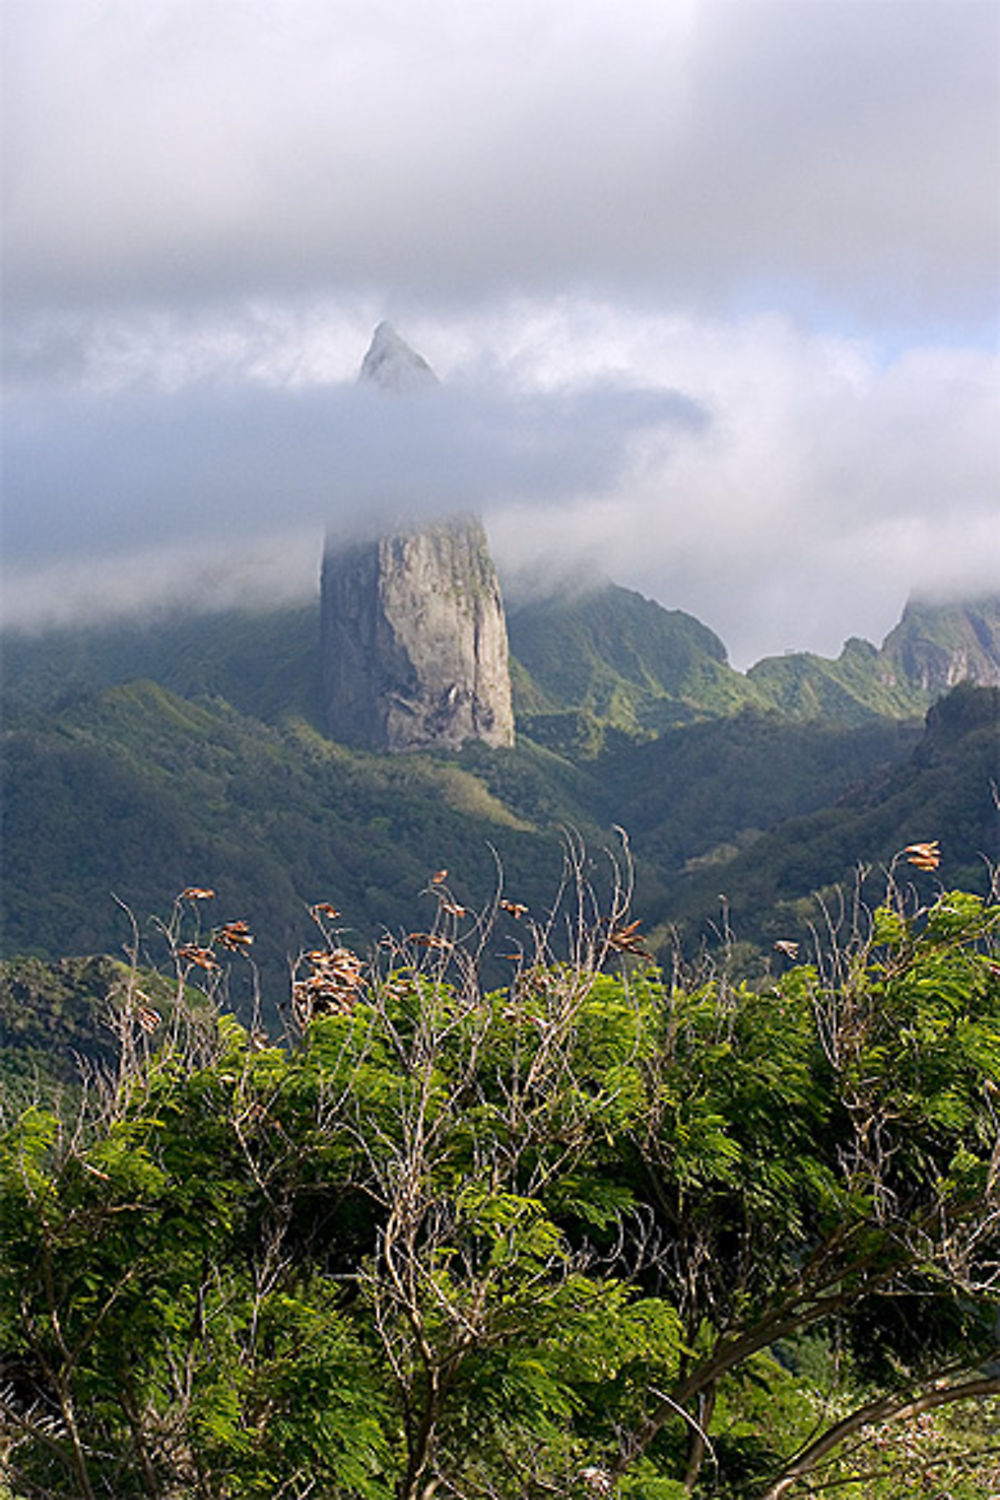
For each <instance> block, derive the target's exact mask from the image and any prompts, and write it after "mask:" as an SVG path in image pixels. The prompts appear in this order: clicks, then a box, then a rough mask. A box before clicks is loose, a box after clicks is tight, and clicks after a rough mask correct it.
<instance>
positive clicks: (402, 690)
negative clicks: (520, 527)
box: [322, 323, 514, 751]
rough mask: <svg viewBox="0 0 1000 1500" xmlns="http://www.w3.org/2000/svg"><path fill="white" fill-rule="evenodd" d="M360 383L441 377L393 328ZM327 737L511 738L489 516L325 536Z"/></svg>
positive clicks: (431, 744)
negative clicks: (354, 537) (355, 537)
mask: <svg viewBox="0 0 1000 1500" xmlns="http://www.w3.org/2000/svg"><path fill="white" fill-rule="evenodd" d="M360 378H361V380H362V381H364V382H365V383H371V384H373V385H375V386H376V387H377V388H378V389H379V390H381V391H383V392H384V393H386V394H387V395H390V396H405V395H406V394H407V393H409V392H412V391H416V390H419V389H420V388H421V387H424V386H426V385H428V384H436V377H435V375H434V372H433V371H432V370H431V368H430V366H429V365H428V364H427V362H426V361H425V360H424V359H422V358H421V356H420V355H419V354H417V353H416V352H415V351H414V350H412V349H411V348H410V347H409V345H408V344H406V343H405V342H404V341H403V340H402V339H401V338H400V337H399V335H398V334H397V333H396V331H395V329H393V328H391V327H390V326H389V324H387V323H380V324H379V326H378V328H377V329H376V330H375V334H374V337H373V339H372V342H371V346H370V348H369V350H368V352H367V354H366V355H365V359H364V363H363V364H362V367H361V377H360ZM322 655H323V691H324V699H325V709H326V722H327V728H328V730H329V733H330V734H331V735H332V737H333V738H334V739H336V740H339V741H340V742H341V743H343V744H347V745H356V746H359V747H363V748H366V749H372V750H391V751H400V750H422V749H443V750H453V749H458V748H459V747H460V746H461V745H463V744H464V743H465V741H466V740H469V739H476V740H483V741H485V742H486V743H487V744H488V745H512V744H513V742H514V716H513V711H512V709H511V694H510V672H509V667H508V659H507V622H506V619H505V616H504V609H503V602H502V600H501V597H500V585H499V582H498V580H497V575H496V569H495V568H494V566H493V560H492V558H491V556H490V552H489V547H488V545H487V542H486V533H485V531H484V530H483V527H482V524H481V522H479V521H478V520H476V519H475V518H473V517H464V516H463V517H454V518H451V519H448V520H442V521H438V522H435V523H434V524H430V525H426V526H421V525H413V526H411V527H397V528H395V529H394V530H392V531H391V532H386V533H384V534H382V535H380V536H377V537H374V538H372V539H370V540H366V541H360V542H353V543H350V544H346V545H342V546H335V545H333V544H331V543H329V542H328V544H327V548H326V553H325V556H324V559H323V578H322Z"/></svg>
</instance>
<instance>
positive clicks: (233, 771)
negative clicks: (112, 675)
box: [3, 682, 597, 978]
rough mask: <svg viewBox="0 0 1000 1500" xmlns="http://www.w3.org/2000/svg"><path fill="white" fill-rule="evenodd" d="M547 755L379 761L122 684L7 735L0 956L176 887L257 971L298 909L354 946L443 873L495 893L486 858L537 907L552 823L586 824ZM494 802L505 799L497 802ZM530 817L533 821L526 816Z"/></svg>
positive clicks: (90, 948)
mask: <svg viewBox="0 0 1000 1500" xmlns="http://www.w3.org/2000/svg"><path fill="white" fill-rule="evenodd" d="M554 759H555V758H554V757H546V756H545V753H544V752H539V751H533V750H532V749H531V748H530V747H528V748H527V749H526V750H524V751H517V750H514V751H507V752H496V753H495V755H494V756H493V757H492V758H491V773H490V782H491V783H492V785H493V786H495V787H496V788H497V791H498V792H499V793H501V794H502V796H501V795H497V793H496V792H494V791H493V790H491V787H490V784H488V782H487V780H486V779H484V777H483V776H482V775H480V774H479V773H478V771H477V767H476V760H475V756H473V757H472V758H471V759H470V760H469V761H468V763H465V762H463V761H462V760H459V759H455V758H452V759H432V758H430V757H426V756H415V755H414V756H398V757H380V756H375V755H366V754H363V753H360V752H353V751H349V750H346V749H343V748H342V747H340V746H337V745H335V744H333V743H332V742H330V741H328V740H326V739H324V738H323V737H322V736H321V735H320V734H319V733H318V732H317V731H315V730H314V729H312V728H311V727H310V726H309V725H307V724H306V723H305V722H304V721H302V720H297V721H290V722H289V723H288V724H285V725H283V726H268V725H265V724H263V723H262V722H261V721H259V720H252V719H249V718H247V717H245V716H243V715H240V714H238V713H237V712H236V711H235V710H234V709H232V708H231V707H230V706H229V705H226V704H222V703H220V702H218V701H215V702H201V703H194V702H189V701H186V700H184V699H181V698H179V697H177V696H176V695H175V694H172V693H170V692H168V691H167V690H166V689H164V688H162V687H160V686H159V685H157V684H153V683H149V682H136V683H131V684H129V685H127V686H125V687H118V688H112V689H109V690H107V691H106V692H104V693H101V694H99V695H96V696H94V697H91V698H84V699H80V700H78V701H77V702H76V703H75V704H74V705H73V706H72V707H71V708H70V709H68V710H67V711H65V712H64V713H62V714H61V715H58V716H52V717H50V718H49V719H48V720H47V721H46V722H45V723H42V724H37V723H36V724H34V725H26V724H22V726H21V727H19V728H15V729H12V730H11V731H9V732H8V734H7V735H6V736H5V762H6V790H5V869H6V879H5V882H4V902H5V912H4V934H3V943H4V951H6V952H7V953H12V952H34V953H38V954H41V955H45V956H53V957H54V956H59V955H63V954H72V953H81V952H82V953H92V952H100V951H112V952H114V951H116V950H117V948H118V947H119V945H120V943H121V942H122V940H123V938H124V937H125V936H126V935H127V924H126V923H125V920H124V918H123V916H122V914H121V912H120V911H119V909H118V908H117V907H116V905H115V902H114V900H113V897H112V893H114V894H115V895H117V896H118V897H119V898H120V899H121V900H123V901H125V902H127V903H128V905H129V907H130V908H131V909H132V910H133V911H134V912H135V913H136V914H137V915H138V916H140V917H143V916H145V915H146V914H147V913H150V912H163V911H164V910H165V909H166V908H167V907H169V904H170V902H171V900H172V898H173V896H174V895H175V894H176V893H177V892H178V891H179V890H181V889H182V888H183V887H185V886H187V885H191V884H199V885H209V886H212V887H213V888H214V889H216V891H217V892H218V903H217V904H218V915H219V918H220V919H222V918H226V919H228V918H232V917H243V918H246V919H248V920H249V921H250V922H251V925H252V926H253V927H254V929H255V930H256V931H259V932H260V933H261V935H262V943H263V946H262V948H261V949H258V950H256V951H257V952H258V955H259V956H260V958H261V960H262V962H263V963H264V964H265V966H266V967H267V969H268V972H269V973H270V975H271V976H272V977H274V976H276V975H277V976H281V977H282V978H283V977H284V975H285V974H286V972H287V955H288V954H290V953H291V954H294V953H295V952H297V951H298V949H299V948H300V947H301V946H302V944H303V943H307V944H308V943H309V942H310V941H311V936H310V932H311V928H310V923H309V920H308V917H307V907H308V906H309V904H311V903H313V902H315V901H318V900H328V901H333V902H334V903H335V904H336V905H337V906H338V907H339V908H340V909H341V910H342V911H343V913H344V921H345V924H346V925H347V926H349V927H350V928H351V929H352V931H353V932H354V934H355V935H356V937H357V939H358V940H359V941H363V942H366V941H370V940H372V939H373V938H375V937H377V936H378V935H379V933H380V932H381V931H382V930H383V929H384V928H387V929H389V930H390V931H398V930H400V929H412V928H414V927H419V926H420V925H421V924H422V923H424V924H425V923H426V922H427V921H428V920H430V918H431V916H432V915H433V911H434V902H433V901H431V900H430V899H429V898H427V897H421V896H420V895H419V893H420V892H421V890H422V889H424V888H425V887H426V884H427V881H428V877H429V875H430V873H431V872H432V871H433V870H435V869H437V868H439V867H443V866H446V867H448V868H449V869H450V870H451V871H452V873H453V880H454V888H455V890H456V891H457V893H458V896H459V899H460V900H462V901H468V902H469V904H470V905H475V906H479V905H482V904H485V903H486V902H487V901H488V900H489V899H490V897H491V895H492V893H493V891H494V888H495V885H496V881H497V878H498V877H497V866H496V860H495V857H494V854H493V852H492V849H493V848H496V849H497V850H498V851H499V856H500V858H501V859H502V863H503V871H504V876H505V878H506V880H507V882H508V884H509V885H510V886H511V888H512V889H514V890H515V891H516V895H517V899H518V900H520V901H528V902H529V904H532V905H535V904H541V903H544V902H545V901H547V899H548V898H549V896H550V895H551V892H552V890H553V889H554V887H555V884H556V882H557V879H558V874H559V869H560V862H561V856H560V853H559V843H558V834H557V833H556V832H554V831H552V825H554V824H558V823H559V822H572V823H574V824H577V825H578V826H581V827H582V828H583V829H584V830H585V831H586V832H588V833H589V834H590V835H592V836H594V837H595V838H596V837H597V830H596V828H595V825H594V822H593V819H592V818H591V817H589V816H588V814H587V812H586V808H585V806H584V805H583V803H582V801H581V800H580V798H581V796H582V793H583V791H584V787H583V784H582V782H581V779H580V775H579V773H577V772H575V771H574V770H573V768H572V767H569V766H566V765H565V764H563V763H559V762H556V763H555V764H554V765H553V764H551V763H550V762H553V761H554ZM502 799H503V800H502ZM538 817H540V818H541V819H543V820H544V821H543V822H537V821H534V819H535V818H538Z"/></svg>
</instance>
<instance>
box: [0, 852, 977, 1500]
mask: <svg viewBox="0 0 1000 1500" xmlns="http://www.w3.org/2000/svg"><path fill="white" fill-rule="evenodd" d="M582 868H583V867H582V865H580V864H578V865H577V867H576V871H575V873H576V874H577V875H581V871H582ZM439 877H440V878H436V879H435V880H434V882H433V889H434V891H435V893H436V895H437V905H438V915H437V918H436V920H435V921H434V922H433V923H432V924H431V925H430V927H429V929H428V931H426V932H421V933H412V934H410V935H409V938H408V939H407V941H406V942H405V943H404V944H402V945H398V944H390V945H383V947H382V948H381V949H378V950H376V951H375V952H374V953H373V954H372V955H371V956H369V957H367V958H364V959H362V958H361V957H359V956H357V955H355V954H354V953H352V952H351V951H350V949H348V948H347V947H346V946H344V944H343V941H342V932H341V929H340V928H339V927H338V925H337V923H338V920H339V917H338V913H337V912H336V911H335V910H334V908H333V907H332V906H330V905H329V904H327V903H321V904H320V905H319V906H318V907H316V908H315V909H314V917H315V919H316V922H317V924H318V936H317V939H316V947H315V948H314V949H311V950H309V951H307V952H306V953H304V954H303V955H302V957H301V960H300V963H299V966H298V969H297V971H296V974H295V977H294V981H293V985H292V991H291V1007H290V1010H289V1012H288V1022H289V1034H288V1036H287V1038H286V1039H285V1042H284V1044H282V1045H278V1044H277V1043H275V1042H274V1041H273V1040H271V1039H270V1038H268V1037H267V1036H266V1035H264V1034H263V1033H262V1032H260V1031H258V1030H257V1029H255V1028H254V1027H253V1026H246V1027H244V1026H240V1025H238V1024H237V1023H236V1021H235V1020H234V1019H233V1018H231V1017H229V1016H227V1015H225V1014H224V1013H221V1012H220V1011H218V1010H217V1009H213V1008H212V1007H210V1006H208V1005H206V1004H205V1003H203V1002H202V1003H200V1004H199V1005H197V1006H192V1005H190V1004H188V1003H187V1000H186V997H187V996H188V994H189V992H190V991H191V986H192V984H193V982H194V981H195V980H197V979H199V978H201V979H202V980H204V981H205V984H206V985H207V987H208V989H209V990H211V989H212V986H213V984H214V983H215V981H216V980H217V978H218V976H219V975H220V974H221V973H222V972H223V967H224V965H225V963H226V962H228V961H234V962H244V961H245V959H246V956H247V954H248V953H249V952H250V951H251V947H250V944H251V938H252V934H251V933H250V932H249V931H248V930H247V929H246V927H245V925H244V924H241V923H234V922H228V923H223V924H222V925H221V926H217V927H212V926H211V925H210V924H209V919H207V918H205V916H204V912H205V910H207V909H209V907H210V899H211V893H209V892H206V891H203V890H198V889H197V888H190V889H189V890H188V891H187V892H185V894H184V896H183V897H182V898H179V900H178V903H177V904H176V906H175V908H174V912H173V914H172V916H171V918H170V919H169V920H168V921H167V922H165V923H164V929H163V930H164V935H165V937H166V939H167V941H168V946H169V949H170V952H171V954H172V961H173V974H174V983H175V992H174V995H173V998H172V1000H171V1002H170V1004H169V1006H167V1005H164V1004H162V1003H160V1002H158V1001H154V999H153V998H151V991H150V987H149V986H148V985H147V984H146V982H145V980H144V977H143V975H142V974H141V972H140V971H139V970H138V968H136V969H134V970H133V972H132V974H131V978H130V981H129V983H128V984H126V985H125V986H123V987H122V988H121V993H120V998H119V1001H118V1008H117V1011H116V1024H117V1034H118V1048H117V1063H116V1065H115V1067H114V1068H113V1069H111V1070H110V1071H104V1072H100V1071H96V1072H94V1071H92V1073H91V1075H90V1077H89V1080H88V1082H87V1084H86V1087H85V1088H84V1089H83V1090H82V1091H81V1092H77V1093H76V1094H74V1095H73V1102H72V1107H71V1108H70V1107H68V1106H67V1105H66V1104H65V1103H64V1106H63V1107H62V1108H59V1107H57V1106H56V1105H55V1104H54V1103H53V1102H52V1101H50V1100H46V1099H45V1098H43V1097H39V1098H37V1099H36V1100H35V1101H34V1102H32V1103H30V1104H28V1105H27V1107H25V1105H24V1101H23V1097H22V1095H21V1094H19V1095H18V1102H17V1107H16V1108H8V1110H7V1111H6V1118H5V1120H4V1132H3V1135H2V1139H0V1239H2V1242H3V1245H4V1262H3V1271H2V1278H0V1385H2V1388H3V1394H2V1406H0V1412H2V1417H0V1457H2V1459H3V1461H4V1463H5V1464H6V1468H7V1473H8V1476H9V1478H8V1483H9V1485H10V1486H11V1490H10V1492H11V1494H13V1495H15V1496H17V1497H24V1500H34V1497H43V1496H56V1495H58V1496H60V1497H69V1496H73V1497H84V1500H97V1497H100V1496H113V1497H115V1500H127V1497H128V1496H131V1495H135V1496H143V1497H162V1500H168V1497H171V1500H180V1497H188V1496H190V1497H204V1500H230V1497H233V1500H236V1497H261V1500H264V1497H268V1500H271V1497H277V1496H283V1497H289V1500H305V1497H307V1496H314V1497H320V1496H322V1497H331V1500H354V1497H358V1500H430V1497H431V1496H437V1497H444V1496H457V1497H490V1500H508V1497H509V1500H515V1497H517V1500H522V1497H532V1500H535V1497H537V1500H542V1497H545V1496H551V1495H556V1494H557V1495H561V1496H579V1497H586V1496H598V1495H616V1496H622V1497H641V1500H680V1497H682V1496H685V1495H695V1496H702V1495H703V1496H708V1495H717V1496H730V1497H737V1496H742V1497H758V1500H778V1497H779V1496H783V1495H785V1494H792V1495H796V1494H801V1495H805V1494H810V1493H819V1492H822V1493H824V1494H825V1493H827V1492H829V1493H832V1494H834V1495H843V1496H848V1497H850V1500H859V1497H861V1496H863V1495H864V1496H880V1495H884V1496H889V1495H892V1496H893V1497H900V1496H904V1495H906V1496H909V1495H913V1496H914V1497H916V1496H918V1495H925V1494H928V1493H931V1491H930V1490H927V1489H925V1488H922V1487H921V1486H922V1484H923V1478H924V1477H926V1475H927V1474H932V1475H933V1476H935V1483H937V1484H939V1485H947V1493H948V1494H949V1495H950V1496H952V1497H954V1500H961V1497H967V1500H973V1497H974V1496H976V1495H977V1494H980V1493H981V1492H982V1490H981V1485H982V1482H983V1476H984V1475H986V1474H987V1473H988V1472H991V1471H989V1468H988V1466H989V1464H990V1463H991V1462H992V1463H993V1464H994V1472H995V1462H996V1460H995V1456H994V1457H993V1458H992V1459H991V1457H990V1448H991V1445H990V1441H989V1435H988V1433H989V1428H988V1423H987V1420H986V1419H987V1415H988V1411H989V1409H990V1408H989V1406H988V1403H989V1402H991V1401H995V1399H996V1397H997V1395H998V1394H1000V1374H998V1360H1000V1344H998V1335H997V1307H998V1302H997V1294H998V1277H1000V1119H998V1109H1000V1094H998V1091H997V1084H996V1080H997V1079H998V1078H1000V959H998V952H997V937H998V931H1000V905H997V904H996V903H995V902H993V901H991V900H988V899H984V898H983V897H981V896H976V895H971V894H967V893H962V892H941V893H939V894H938V895H937V897H936V898H935V899H933V900H932V901H931V902H929V903H928V904H925V905H923V906H920V907H915V908H914V907H907V906H906V905H905V903H904V901H903V899H902V897H901V895H900V893H899V892H898V890H896V888H895V887H892V886H890V890H889V892H888V895H887V897H886V901H885V903H884V904H883V905H882V906H881V907H880V908H879V909H878V910H876V911H874V912H873V913H870V914H869V913H865V912H862V911H858V912H855V913H854V914H853V920H852V922H851V925H850V929H849V930H848V931H844V932H841V933H837V934H832V935H831V942H830V944H829V945H827V946H826V948H824V949H823V950H822V951H820V950H819V949H817V951H816V953H815V954H814V955H811V958H812V961H811V962H799V961H798V955H797V954H796V953H795V952H794V950H793V946H792V945H791V944H788V945H786V951H784V952H783V953H782V954H781V955H780V956H776V959H775V969H776V970H777V971H780V972H774V973H773V974H771V975H770V977H769V978H768V979H767V980H766V981H765V982H763V983H761V984H757V985H756V986H753V987H750V986H748V985H746V984H734V983H732V982H730V980H729V979H728V978H727V976H726V975H725V973H723V972H716V973H701V974H694V975H686V974H683V973H681V972H680V971H678V972H676V973H672V974H668V973H665V972H663V971H661V970H660V969H657V968H654V967H652V966H651V965H649V964H648V963H647V962H646V960H645V959H644V958H643V955H642V938H641V936H640V932H639V925H638V923H636V922H635V921H634V920H633V919H632V918H631V915H630V913H629V911H628V907H627V903H626V901H625V899H624V896H623V895H622V893H621V892H620V891H618V892H616V893H615V894H614V895H613V897H612V899H611V904H610V907H607V908H605V910H604V912H603V914H602V913H599V912H597V911H596V910H594V909H592V907H591V904H590V899H589V896H588V893H587V889H586V885H585V883H584V882H583V881H582V878H581V881H580V883H579V884H578V885H576V886H574V885H573V884H572V882H571V885H570V889H569V891H568V895H569V898H570V899H569V902H568V905H567V904H566V903H564V907H563V912H564V913H565V911H566V910H569V911H571V912H572V913H573V916H572V920H571V922H570V925H569V929H568V933H567V934H564V940H563V942H562V945H561V947H560V948H559V952H560V954H561V956H560V957H558V958H557V957H556V956H555V953H556V949H555V947H554V946H553V945H554V939H555V933H554V930H553V927H552V925H551V923H550V924H546V923H544V922H543V923H541V924H539V925H535V924H532V922H531V920H530V916H529V914H528V913H527V912H526V911H525V910H524V909H523V907H522V906H521V905H520V903H518V902H514V901H506V900H500V899H499V898H498V901H497V903H495V905H494V908H493V910H492V912H491V913H487V914H485V916H484V915H480V916H476V915H475V914H472V913H468V912H466V911H464V910H463V908H462V907H461V906H460V905H459V904H458V903H457V901H456V900H455V898H454V896H453V895H452V893H451V892H450V890H449V887H448V883H447V872H445V871H442V872H439ZM501 936H502V938H503V939H504V941H506V942H507V944H508V947H509V948H510V950H511V951H510V956H509V960H508V961H509V963H510V968H511V976H512V977H511V979H510V982H509V983H507V984H506V985H504V986H502V987H501V988H498V989H494V990H491V991H488V992H487V991H484V990H483V988H482V986H481V983H480V974H481V970H482V962H481V961H482V954H483V952H484V948H485V945H486V943H487V941H488V940H489V941H490V942H494V943H495V940H496V939H497V938H498V937H501ZM959 1411H960V1412H962V1413H963V1425H964V1428H965V1431H966V1433H967V1436H966V1439H965V1440H964V1442H963V1443H961V1444H959V1443H957V1442H955V1441H953V1440H952V1439H953V1433H954V1428H953V1427H951V1426H949V1420H948V1418H949V1413H954V1412H959ZM970 1414H971V1415H970ZM921 1424H923V1425H921ZM901 1431H904V1432H905V1433H906V1441H905V1442H903V1441H902V1440H901V1439H899V1438H897V1437H895V1436H894V1433H897V1432H901ZM969 1434H971V1435H969ZM977 1434H978V1436H977ZM993 1453H994V1455H995V1448H994V1449H993ZM901 1475H902V1477H901ZM820 1485H822V1491H820V1489H819V1488H818V1487H819V1486H820ZM907 1486H909V1487H907ZM977 1486H978V1488H977ZM943 1492H944V1490H940V1489H939V1490H938V1491H934V1493H943ZM0 1493H2V1486H0Z"/></svg>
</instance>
